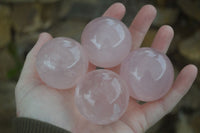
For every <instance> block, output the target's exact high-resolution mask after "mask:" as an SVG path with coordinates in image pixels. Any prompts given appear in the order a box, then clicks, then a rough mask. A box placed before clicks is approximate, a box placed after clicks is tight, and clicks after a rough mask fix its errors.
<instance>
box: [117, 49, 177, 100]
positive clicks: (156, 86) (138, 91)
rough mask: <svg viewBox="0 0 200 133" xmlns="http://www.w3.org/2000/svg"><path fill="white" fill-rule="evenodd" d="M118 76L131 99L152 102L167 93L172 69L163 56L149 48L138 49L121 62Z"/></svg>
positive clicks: (167, 59) (172, 75) (169, 62)
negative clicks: (125, 84) (125, 86)
mask: <svg viewBox="0 0 200 133" xmlns="http://www.w3.org/2000/svg"><path fill="white" fill-rule="evenodd" d="M120 75H121V76H122V77H123V79H124V80H125V81H126V82H127V84H128V87H129V90H130V95H131V96H132V97H133V98H135V99H137V100H140V101H154V100H157V99H160V98H161V97H163V96H164V95H165V94H166V93H167V92H168V91H169V89H170V87H171V86H172V83H173V79H174V69H173V66H172V63H171V61H170V60H169V58H168V57H167V56H166V55H165V54H163V53H160V52H158V51H156V50H154V49H151V48H139V49H137V50H135V51H133V52H132V53H130V55H129V56H128V57H127V58H126V59H125V60H124V61H123V63H122V65H121V70H120Z"/></svg>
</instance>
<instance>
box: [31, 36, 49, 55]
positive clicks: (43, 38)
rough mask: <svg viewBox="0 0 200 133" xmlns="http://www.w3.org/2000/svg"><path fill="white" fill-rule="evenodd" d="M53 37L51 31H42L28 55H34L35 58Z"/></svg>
mask: <svg viewBox="0 0 200 133" xmlns="http://www.w3.org/2000/svg"><path fill="white" fill-rule="evenodd" d="M51 39H52V36H51V35H50V34H49V33H46V32H43V33H41V34H40V35H39V39H38V41H37V42H36V44H35V46H34V47H33V48H32V49H31V51H30V52H29V53H28V55H30V56H33V57H34V58H35V56H36V55H37V53H38V52H39V50H40V48H41V47H42V45H44V44H45V43H46V42H48V41H49V40H51Z"/></svg>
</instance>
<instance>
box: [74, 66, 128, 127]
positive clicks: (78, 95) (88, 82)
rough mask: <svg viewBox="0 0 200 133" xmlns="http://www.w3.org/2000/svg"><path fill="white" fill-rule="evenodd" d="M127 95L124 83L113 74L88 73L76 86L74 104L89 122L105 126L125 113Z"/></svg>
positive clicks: (100, 71)
mask: <svg viewBox="0 0 200 133" xmlns="http://www.w3.org/2000/svg"><path fill="white" fill-rule="evenodd" d="M128 102H129V93H128V89H127V86H126V84H125V82H124V81H123V80H122V79H121V78H120V77H119V76H118V75H117V74H116V73H114V72H112V71H110V70H105V69H100V70H95V71H91V72H89V73H88V74H87V75H86V76H85V77H84V79H83V80H82V81H81V82H80V83H79V84H78V86H77V88H76V92H75V103H76V106H77V108H78V110H79V112H80V113H81V114H82V115H83V116H84V117H85V118H86V119H87V120H89V121H91V122H93V123H95V124H99V125H105V124H109V123H112V122H114V121H116V120H118V119H119V118H120V117H121V116H122V115H123V113H124V112H125V111H126V108H127V106H128Z"/></svg>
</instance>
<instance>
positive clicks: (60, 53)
mask: <svg viewBox="0 0 200 133" xmlns="http://www.w3.org/2000/svg"><path fill="white" fill-rule="evenodd" d="M36 69H37V72H38V74H39V77H40V78H41V80H42V81H43V82H45V83H46V84H47V85H48V86H50V87H53V88H57V89H68V88H71V87H73V86H74V85H75V84H76V83H77V81H78V80H79V79H80V78H81V77H82V76H83V75H85V73H86V72H87V69H88V59H87V56H86V55H85V53H84V51H83V48H82V47H81V45H80V44H79V43H78V42H76V41H75V40H73V39H70V38H64V37H59V38H55V39H52V40H50V41H48V42H47V43H46V44H44V45H43V46H42V48H41V49H40V51H39V53H38V55H37V59H36Z"/></svg>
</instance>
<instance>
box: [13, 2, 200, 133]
mask: <svg viewBox="0 0 200 133" xmlns="http://www.w3.org/2000/svg"><path fill="white" fill-rule="evenodd" d="M124 14H125V7H124V6H123V5H122V4H121V3H115V4H113V5H111V6H110V7H109V8H108V9H107V11H106V12H105V13H104V14H103V16H109V17H113V18H117V19H122V18H123V16H124ZM155 16H156V9H155V8H154V7H153V6H152V5H145V6H144V7H142V8H141V9H140V11H139V12H138V14H137V15H136V17H135V18H134V20H133V22H132V24H131V25H130V28H129V29H130V32H131V34H132V37H133V48H132V50H134V49H136V48H138V47H140V45H141V43H142V41H143V39H144V37H145V35H146V33H147V31H148V30H149V27H150V25H151V24H152V21H153V20H154V18H155ZM173 36H174V32H173V29H172V28H171V27H170V26H168V25H164V26H162V27H161V28H160V29H159V30H158V32H157V34H156V36H155V38H154V41H153V42H152V46H151V47H152V48H154V49H157V50H159V51H161V52H163V53H166V52H167V49H168V47H169V45H170V42H171V40H172V38H173ZM51 39H52V37H51V35H50V34H48V33H41V34H40V36H39V39H38V41H37V43H36V44H35V46H34V47H33V48H32V50H31V51H30V52H29V53H28V55H27V57H26V61H25V64H24V68H23V70H22V73H21V76H20V78H19V81H18V84H17V86H16V89H15V93H16V104H17V116H18V117H28V118H33V119H36V120H40V121H43V122H48V123H50V124H53V125H56V126H58V127H61V128H63V129H66V130H69V131H72V132H74V133H144V132H145V131H146V130H147V129H149V128H150V127H151V126H153V125H154V124H155V123H156V122H158V121H159V120H160V119H161V118H162V117H163V116H165V115H166V114H167V113H169V112H170V111H171V110H172V109H173V108H174V107H175V106H176V104H177V103H178V102H179V101H180V100H181V98H182V97H183V96H184V95H185V94H186V93H187V92H188V90H189V89H190V87H191V85H192V83H193V81H194V80H195V78H196V75H197V67H196V66H194V65H187V66H185V67H184V68H183V69H182V70H181V71H180V73H179V74H178V76H177V78H176V80H175V81H174V83H173V86H172V88H171V90H170V91H169V92H168V94H167V95H165V96H164V97H163V98H161V99H159V100H157V101H154V102H149V103H145V104H143V105H139V104H137V103H136V101H135V100H134V99H132V98H131V99H130V103H129V106H128V109H127V111H126V113H125V114H124V115H123V117H122V118H121V119H120V120H118V121H117V122H114V123H112V124H110V125H105V126H99V125H94V124H92V123H90V122H88V121H86V120H85V119H84V118H83V117H82V116H81V115H80V114H79V112H78V111H77V110H76V107H75V105H74V89H69V90H56V89H53V88H50V87H47V86H46V85H45V84H44V83H43V82H42V81H41V80H40V79H39V77H38V75H37V72H36V69H35V61H36V55H37V53H38V51H39V49H40V48H41V46H42V45H43V44H44V43H46V42H47V41H49V40H51ZM119 67H120V66H117V67H115V68H112V69H111V70H113V71H115V72H117V73H118V70H119ZM94 69H95V66H93V65H91V64H90V65H89V70H88V71H91V70H94Z"/></svg>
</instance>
